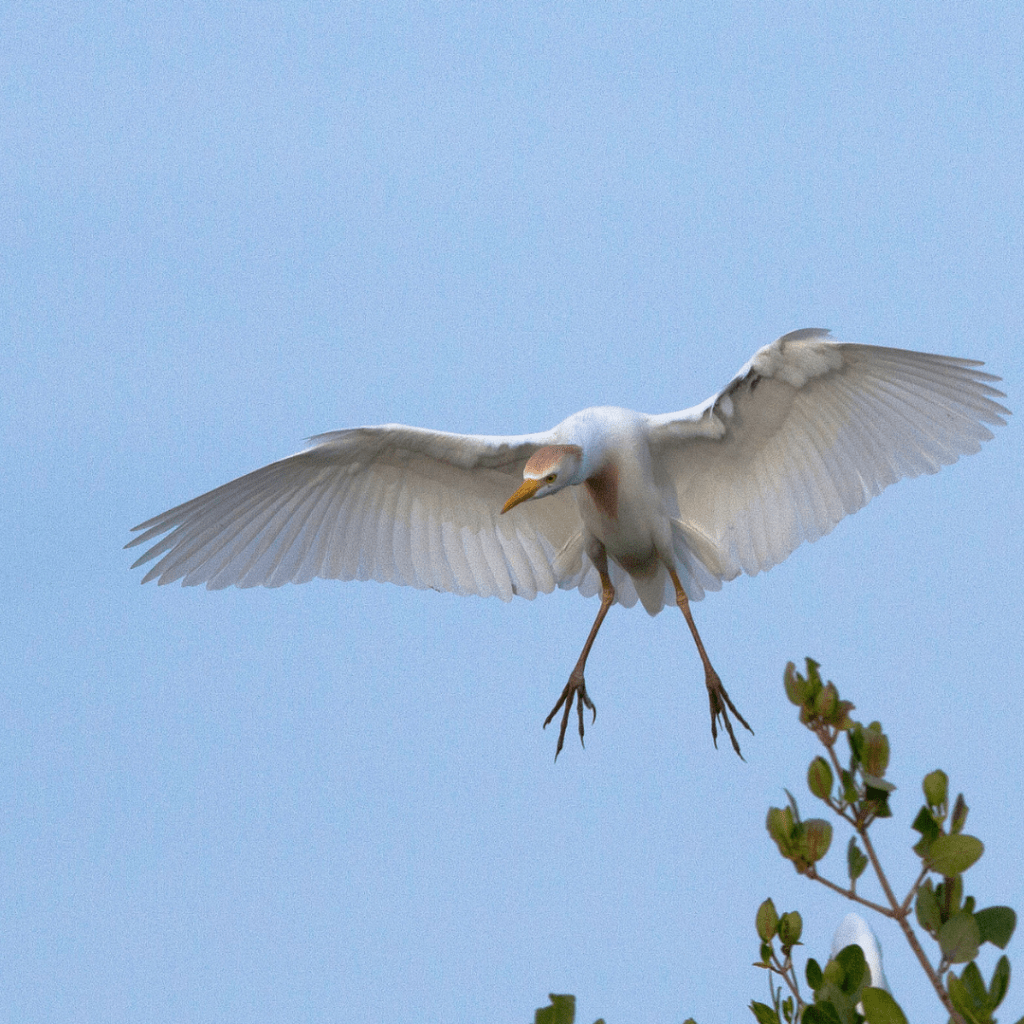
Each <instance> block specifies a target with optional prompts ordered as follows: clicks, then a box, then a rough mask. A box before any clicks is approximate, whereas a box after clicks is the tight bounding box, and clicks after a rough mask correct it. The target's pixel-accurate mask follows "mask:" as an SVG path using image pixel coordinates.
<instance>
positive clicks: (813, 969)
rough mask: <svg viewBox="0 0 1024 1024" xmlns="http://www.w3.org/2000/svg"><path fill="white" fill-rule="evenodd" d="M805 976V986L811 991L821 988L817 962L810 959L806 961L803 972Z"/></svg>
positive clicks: (819, 968) (819, 969)
mask: <svg viewBox="0 0 1024 1024" xmlns="http://www.w3.org/2000/svg"><path fill="white" fill-rule="evenodd" d="M804 974H805V975H806V976H807V984H808V985H809V986H810V988H811V991H812V992H813V991H814V990H815V989H819V988H821V981H822V977H821V967H820V966H819V965H818V961H817V960H814V959H810V960H808V961H807V969H806V971H805V972H804Z"/></svg>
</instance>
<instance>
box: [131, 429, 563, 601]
mask: <svg viewBox="0 0 1024 1024" xmlns="http://www.w3.org/2000/svg"><path fill="white" fill-rule="evenodd" d="M311 440H312V441H313V442H314V443H313V445H312V446H311V447H310V448H307V449H306V450H305V451H303V452H299V453H298V454H297V455H292V456H290V457H289V458H286V459H282V460H280V461H279V462H274V463H272V464H271V465H269V466H264V467H263V468H262V469H258V470H256V471H255V472H253V473H249V474H248V475H246V476H243V477H239V478H238V479H237V480H233V481H231V482H230V483H227V484H224V485H223V486H222V487H218V488H216V489H215V490H212V491H210V492H208V493H207V494H203V495H201V496H200V497H198V498H193V499H192V500H191V501H187V502H185V503H184V504H182V505H178V506H177V507H176V508H172V509H170V510H169V511H167V512H164V513H163V514H161V515H158V516H156V517H154V518H153V519H150V520H148V521H147V522H145V523H142V524H141V525H140V526H137V527H135V530H137V531H141V532H140V535H139V536H138V537H136V538H134V539H133V540H132V541H131V542H130V543H129V544H127V545H126V547H134V546H135V545H138V544H147V543H149V542H151V541H154V540H155V539H156V538H157V537H160V536H161V535H165V536H163V537H162V539H161V540H157V541H156V543H154V544H153V546H152V547H150V548H149V549H148V550H147V551H145V552H144V554H143V555H142V557H141V558H139V559H138V561H137V562H136V563H135V566H137V565H142V564H143V563H145V562H148V561H151V560H152V559H154V558H157V557H158V556H160V557H159V561H158V562H157V563H156V565H154V566H153V567H152V568H151V569H150V570H149V572H148V573H147V574H146V576H145V577H144V578H143V582H144V583H145V582H148V581H149V580H154V579H155V580H158V581H159V582H160V583H161V584H163V583H173V582H174V581H176V580H181V581H182V584H183V585H185V586H193V585H195V584H199V583H205V584H206V586H207V587H208V588H210V589H219V588H221V587H228V586H238V587H252V586H268V587H276V586H280V585H281V584H283V583H302V582H305V581H307V580H310V579H313V578H314V577H316V576H322V577H327V578H334V579H374V580H379V581H381V582H390V583H399V584H405V585H408V586H414V587H420V588H428V587H429V588H432V589H434V590H442V591H450V592H454V593H458V594H480V595H483V596H489V595H496V596H498V597H501V598H502V599H503V600H510V599H511V598H512V596H513V594H519V595H522V596H524V597H529V598H532V597H534V596H535V595H536V594H537V592H538V591H542V592H545V593H548V592H550V591H551V590H552V589H553V588H554V587H555V586H556V585H557V584H559V583H563V584H564V582H565V575H566V573H565V571H563V570H562V569H560V568H559V565H560V560H559V553H560V552H563V551H564V550H566V549H568V550H569V552H570V555H573V554H575V547H576V546H578V544H577V543H576V540H577V536H578V534H579V530H580V521H579V514H578V512H577V510H576V503H575V501H574V500H573V498H572V497H571V495H570V494H569V493H568V492H563V493H561V494H556V495H552V496H551V497H549V498H546V499H545V500H544V501H538V502H527V503H526V504H524V505H521V506H519V507H518V508H515V509H513V510H512V511H511V512H509V513H508V514H507V515H504V516H501V515H500V512H501V508H502V505H503V504H504V502H505V500H506V499H507V498H508V496H509V495H510V494H511V493H512V492H513V491H514V490H515V488H516V487H517V486H518V485H519V484H520V483H521V482H522V471H523V465H524V464H525V462H526V460H527V459H528V458H529V457H530V455H532V454H533V452H534V451H536V450H537V448H539V447H540V446H541V445H543V444H549V443H551V436H550V435H549V434H546V433H545V434H526V435H521V436H517V437H479V436H472V435H463V434H449V433H443V432H441V431H433V430H422V429H420V428H417V427H406V426H400V425H388V426H380V427H359V428H355V429H352V430H339V431H334V432H332V433H329V434H320V435H319V436H317V437H314V438H312V439H311ZM576 560H578V559H576ZM561 561H562V562H565V561H566V557H565V555H563V558H562V560H561ZM568 562H570V563H573V562H574V559H573V558H572V557H569V558H568ZM135 566H133V567H132V568H134V567H135ZM572 568H574V569H575V568H576V567H575V565H573V566H572Z"/></svg>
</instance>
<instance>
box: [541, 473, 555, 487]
mask: <svg viewBox="0 0 1024 1024" xmlns="http://www.w3.org/2000/svg"><path fill="white" fill-rule="evenodd" d="M544 479H545V481H546V482H547V483H549V484H553V483H554V482H555V481H556V480H557V479H558V474H557V473H548V475H547V476H546V477H545V478H544Z"/></svg>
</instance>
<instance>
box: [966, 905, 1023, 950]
mask: <svg viewBox="0 0 1024 1024" xmlns="http://www.w3.org/2000/svg"><path fill="white" fill-rule="evenodd" d="M974 919H975V920H976V921H977V922H978V930H979V931H980V932H981V941H982V942H991V943H992V945H993V946H998V947H999V948H1000V949H1006V944H1007V943H1008V942H1009V941H1010V938H1011V937H1012V936H1013V930H1014V928H1016V927H1017V915H1016V914H1015V913H1014V912H1013V910H1011V909H1010V907H986V908H985V909H984V910H979V911H978V912H977V913H976V914H975V915H974Z"/></svg>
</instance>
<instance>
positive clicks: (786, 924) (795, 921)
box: [779, 910, 804, 948]
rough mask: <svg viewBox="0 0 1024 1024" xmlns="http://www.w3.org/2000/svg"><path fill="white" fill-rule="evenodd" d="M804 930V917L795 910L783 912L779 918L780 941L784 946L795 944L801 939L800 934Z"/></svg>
mask: <svg viewBox="0 0 1024 1024" xmlns="http://www.w3.org/2000/svg"><path fill="white" fill-rule="evenodd" d="M803 930H804V922H803V918H801V916H800V915H799V914H798V913H797V912H796V911H795V910H791V911H790V912H789V913H788V914H783V915H782V917H780V918H779V941H780V942H781V943H782V945H783V948H785V947H786V946H795V945H796V944H797V943H798V942H799V941H800V935H801V933H802V932H803Z"/></svg>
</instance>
